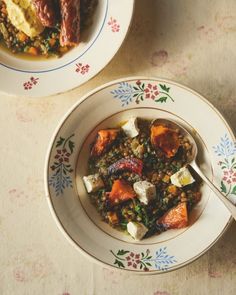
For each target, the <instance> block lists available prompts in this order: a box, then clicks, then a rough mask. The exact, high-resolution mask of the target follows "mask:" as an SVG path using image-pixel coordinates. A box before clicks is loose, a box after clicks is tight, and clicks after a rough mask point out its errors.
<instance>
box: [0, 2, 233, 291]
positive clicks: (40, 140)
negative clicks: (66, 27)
mask: <svg viewBox="0 0 236 295" xmlns="http://www.w3.org/2000/svg"><path fill="white" fill-rule="evenodd" d="M100 1H102V0H100ZM124 9H125V8H124ZM235 48H236V1H235V0H214V1H210V0H205V1H203V0H197V1H193V0H178V1H177V0H175V1H174V0H162V1H160V0H146V1H144V0H137V5H136V8H135V13H134V19H133V24H132V26H131V30H130V32H129V34H128V36H127V39H126V40H125V42H124V45H123V46H122V48H121V49H120V50H119V52H118V54H117V55H116V56H115V57H114V59H113V60H112V62H111V63H110V64H109V65H108V66H107V67H106V68H105V69H104V70H103V71H102V72H101V73H100V74H99V75H98V76H96V77H95V78H94V79H93V80H91V81H89V82H88V83H87V84H85V85H84V86H82V87H80V88H78V89H76V90H73V91H71V92H68V93H66V94H61V95H57V96H54V97H49V98H42V99H29V98H17V97H15V98H13V97H8V96H6V95H0V130H1V131H0V134H1V145H0V154H1V157H0V158H1V165H0V170H1V174H0V175H1V185H0V196H1V206H0V232H1V238H0V294H1V295H18V294H19V295H21V294H23V295H24V294H30V295H31V294H33V295H42V294H43V295H46V294H50V295H86V294H89V295H90V294H91V295H93V294H94V295H106V294H109V295H110V294H112V295H118V294H119V295H120V294H127V295H144V294H145V295H179V294H181V295H201V294H206V295H213V294H214V295H217V294H219V295H235V294H236V223H235V222H233V224H232V226H231V228H230V229H229V230H228V231H227V232H226V234H225V235H224V236H223V238H222V239H221V240H220V241H218V242H217V243H216V244H215V245H214V246H213V247H212V248H211V249H210V250H209V251H208V252H207V253H206V254H205V255H203V256H202V257H201V258H199V259H198V260H197V261H195V262H194V263H192V264H190V265H188V266H186V267H184V268H182V269H180V270H178V271H174V272H170V273H166V274H163V275H159V276H145V277H143V276H142V277H138V276H134V275H132V274H127V273H124V274H122V273H119V272H116V271H110V270H107V269H105V268H102V267H101V266H98V265H95V264H93V263H91V262H90V261H88V260H87V259H86V258H85V257H84V256H82V255H81V254H79V253H78V252H77V251H76V250H75V249H74V248H73V247H72V246H71V245H70V244H69V243H68V242H67V241H66V240H65V239H64V237H63V236H62V234H61V233H60V232H59V230H58V229H57V227H56V225H55V223H54V220H53V219H52V216H51V214H50V212H49V209H48V205H47V202H46V198H45V194H44V185H43V169H44V160H45V154H46V150H47V147H48V143H49V140H50V138H51V135H52V133H53V131H54V129H55V127H56V126H57V124H58V122H59V121H60V119H61V117H62V115H63V114H64V113H65V112H66V111H67V110H68V109H69V108H70V107H71V106H72V105H73V104H74V103H75V102H76V101H77V100H78V99H80V97H81V96H82V95H83V94H85V93H86V92H87V91H88V90H91V89H92V88H94V87H96V86H99V85H101V84H103V83H105V82H108V81H110V80H113V79H117V78H121V77H125V76H133V75H142V76H144V75H146V76H157V77H164V78H168V79H173V80H175V81H177V82H180V83H183V84H185V85H187V86H189V87H192V88H193V89H195V90H197V91H199V92H200V93H202V94H203V95H204V96H205V97H207V98H208V99H209V101H211V102H212V103H213V104H214V105H215V106H216V107H217V108H218V109H219V110H220V111H221V112H222V113H223V115H224V116H225V118H226V119H227V120H228V122H229V123H230V124H231V126H232V128H233V129H234V131H235V130H236V49H235ZM0 83H3V81H0ZM199 116H201V114H199ZM202 119H203V118H202Z"/></svg>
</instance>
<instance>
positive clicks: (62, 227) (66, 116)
mask: <svg viewBox="0 0 236 295" xmlns="http://www.w3.org/2000/svg"><path fill="white" fill-rule="evenodd" d="M137 80H151V81H157V82H164V83H169V84H172V85H175V86H177V87H180V88H183V89H184V90H186V91H188V92H191V93H192V94H194V95H195V96H197V97H199V98H200V99H201V100H203V101H204V102H205V103H206V104H207V105H208V106H209V107H211V108H212V109H213V110H214V112H215V113H216V114H217V115H218V116H219V118H220V119H221V120H222V121H223V123H224V125H225V127H226V128H227V129H228V131H229V133H230V135H231V136H232V138H233V140H234V141H235V140H236V137H235V135H234V132H233V129H232V128H231V126H230V124H229V123H228V122H227V120H226V119H225V118H224V116H223V115H222V114H221V112H220V111H219V110H218V109H217V108H216V107H215V106H214V105H213V104H212V103H211V102H210V101H209V100H207V99H206V98H205V97H204V96H203V95H202V94H201V93H199V92H198V91H196V90H194V89H192V88H190V87H188V86H186V85H185V84H182V83H178V82H176V81H174V80H171V79H165V78H158V77H154V76H129V77H123V78H119V79H115V80H111V81H109V82H107V83H104V84H102V85H100V86H98V87H96V88H94V89H93V90H90V91H89V92H87V93H85V94H84V95H83V96H82V97H81V98H80V99H78V101H76V102H75V103H74V104H73V105H72V106H71V107H70V108H69V110H68V111H67V112H66V113H65V114H64V115H63V117H62V118H61V119H60V120H59V122H58V124H57V126H56V128H55V130H54V132H53V134H52V136H51V139H50V141H49V144H48V148H47V153H46V157H45V165H44V189H45V193H46V199H47V203H48V205H49V209H50V212H51V215H52V216H53V219H54V220H55V222H56V225H57V228H58V229H59V230H60V231H61V233H62V234H63V236H64V237H65V238H66V239H67V240H68V241H69V243H70V244H71V245H73V247H74V248H75V249H76V250H77V251H79V252H80V253H82V254H83V255H85V256H86V257H87V258H88V259H89V260H90V261H91V262H95V263H96V264H99V265H101V266H103V267H106V268H109V269H112V270H116V271H120V272H124V271H126V272H130V273H133V274H137V275H160V274H163V273H167V272H171V271H175V270H178V269H180V268H182V267H184V266H186V265H188V264H190V263H192V262H194V261H195V260H197V259H198V258H200V257H201V256H202V255H204V254H205V253H206V252H207V251H208V250H209V249H210V248H211V247H212V246H213V245H214V244H215V243H216V242H217V241H218V240H220V239H221V238H222V236H223V235H224V234H225V232H226V230H227V229H228V228H229V226H230V225H231V224H232V221H233V217H232V216H230V217H229V219H228V221H227V223H226V224H225V226H224V228H223V230H222V231H221V233H220V234H219V235H218V236H217V237H216V239H214V241H213V242H212V243H211V244H209V245H208V247H206V248H205V249H204V250H203V251H202V252H200V253H199V254H198V255H196V256H194V257H193V258H191V259H189V260H187V261H185V262H183V263H181V264H180V265H178V266H176V267H173V268H170V269H167V270H165V271H160V270H156V271H152V272H150V273H149V272H144V271H135V270H133V269H127V268H124V269H119V268H117V267H115V266H114V265H111V264H108V263H106V262H103V261H101V260H99V259H98V258H96V257H94V256H92V255H90V254H89V253H88V252H86V251H85V250H84V249H83V248H81V247H80V246H79V245H78V244H77V243H76V242H75V241H74V239H73V238H72V237H71V236H70V235H69V234H68V233H67V231H66V229H65V228H64V226H63V224H62V223H61V221H60V220H59V218H58V217H57V214H56V212H55V210H54V207H53V205H52V201H51V197H50V192H49V186H48V174H49V173H48V172H49V161H50V156H51V151H52V148H53V145H54V143H55V140H56V138H57V136H58V134H59V132H60V130H61V128H62V127H63V125H64V123H65V122H66V120H67V119H68V118H69V116H70V115H71V113H72V112H73V111H75V110H76V109H77V108H78V107H79V106H80V104H81V103H83V102H84V101H85V100H86V99H88V98H89V97H90V96H91V95H93V94H95V93H98V92H99V91H101V90H103V89H105V88H108V87H110V86H112V85H115V84H118V83H121V82H128V81H137Z"/></svg>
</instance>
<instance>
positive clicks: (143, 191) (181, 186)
mask: <svg viewBox="0 0 236 295" xmlns="http://www.w3.org/2000/svg"><path fill="white" fill-rule="evenodd" d="M191 151H192V146H191V144H190V142H189V141H188V139H187V138H186V137H184V135H183V134H181V131H180V130H179V129H178V128H176V129H175V130H173V129H170V127H168V126H167V125H159V126H156V125H155V124H153V121H150V120H145V119H142V118H135V119H134V118H131V119H130V120H128V122H127V123H125V124H124V125H122V126H121V127H118V128H117V127H115V128H114V126H112V129H104V130H99V132H98V134H97V137H96V138H95V140H94V142H93V144H92V146H91V152H90V158H89V160H88V176H85V177H84V178H83V180H84V184H85V187H86V189H87V191H88V195H89V198H90V200H91V202H92V203H93V204H94V206H95V207H96V209H97V211H98V212H99V214H100V215H101V218H102V219H103V220H104V221H105V222H106V223H108V224H109V225H110V226H112V227H114V228H116V229H118V230H122V231H125V232H128V233H129V234H130V235H131V236H132V237H133V238H134V239H136V240H140V239H142V238H148V237H150V236H153V235H154V234H160V233H161V232H163V231H166V230H168V229H176V228H183V227H186V226H187V225H188V224H189V214H190V212H191V210H192V209H193V207H194V206H195V204H196V203H198V202H199V201H200V199H201V192H200V187H201V181H200V180H199V178H198V177H197V175H195V174H194V171H192V170H191V169H190V168H189V167H187V166H186V164H187V162H188V157H190V155H191Z"/></svg>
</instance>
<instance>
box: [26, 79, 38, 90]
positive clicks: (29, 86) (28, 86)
mask: <svg viewBox="0 0 236 295" xmlns="http://www.w3.org/2000/svg"><path fill="white" fill-rule="evenodd" d="M38 80H39V78H34V77H31V78H30V79H29V81H27V82H25V83H23V87H24V89H25V90H30V89H32V87H33V86H34V85H36V84H37V83H38Z"/></svg>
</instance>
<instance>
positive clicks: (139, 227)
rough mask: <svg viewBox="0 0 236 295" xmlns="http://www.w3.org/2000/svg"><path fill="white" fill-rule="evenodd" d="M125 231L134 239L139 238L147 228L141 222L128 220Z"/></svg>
mask: <svg viewBox="0 0 236 295" xmlns="http://www.w3.org/2000/svg"><path fill="white" fill-rule="evenodd" d="M127 231H128V233H129V234H130V235H131V236H132V237H133V238H134V239H135V240H141V239H142V238H143V237H144V236H145V234H146V233H147V231H148V229H147V228H146V226H145V225H143V224H142V223H139V222H133V221H130V222H129V223H128V224H127Z"/></svg>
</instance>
